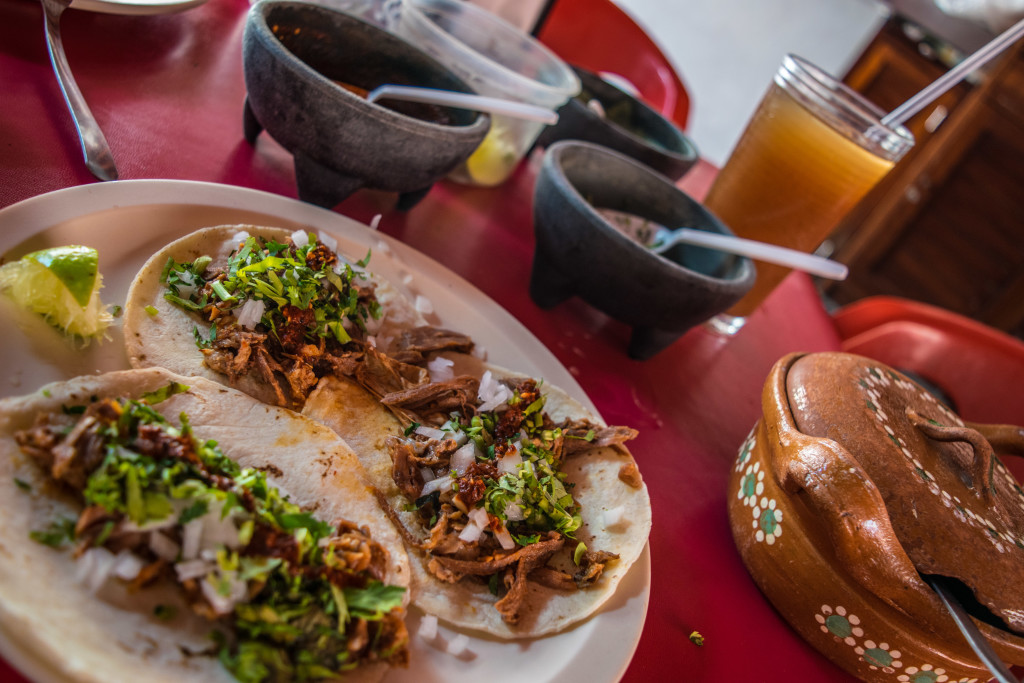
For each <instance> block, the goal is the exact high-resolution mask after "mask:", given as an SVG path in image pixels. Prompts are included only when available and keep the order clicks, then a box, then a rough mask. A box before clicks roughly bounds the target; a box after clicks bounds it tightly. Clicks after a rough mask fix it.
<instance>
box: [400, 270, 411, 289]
mask: <svg viewBox="0 0 1024 683" xmlns="http://www.w3.org/2000/svg"><path fill="white" fill-rule="evenodd" d="M402 284H403V285H406V286H408V285H411V284H412V273H406V274H405V275H403V276H402Z"/></svg>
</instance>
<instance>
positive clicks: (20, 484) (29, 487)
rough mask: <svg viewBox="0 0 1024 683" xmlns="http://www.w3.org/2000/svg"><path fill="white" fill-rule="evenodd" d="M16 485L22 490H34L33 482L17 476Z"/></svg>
mask: <svg viewBox="0 0 1024 683" xmlns="http://www.w3.org/2000/svg"><path fill="white" fill-rule="evenodd" d="M14 485H15V486H17V487H18V488H19V489H21V490H22V491H31V490H32V484H30V483H28V482H27V481H22V480H21V479H18V478H17V477H15V478H14Z"/></svg>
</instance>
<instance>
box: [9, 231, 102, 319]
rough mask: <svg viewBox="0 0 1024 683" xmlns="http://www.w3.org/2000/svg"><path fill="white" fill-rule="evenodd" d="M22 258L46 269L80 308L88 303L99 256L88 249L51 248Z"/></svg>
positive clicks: (74, 247)
mask: <svg viewBox="0 0 1024 683" xmlns="http://www.w3.org/2000/svg"><path fill="white" fill-rule="evenodd" d="M23 258H26V259H30V260H32V261H35V262H36V263H38V264H39V265H41V266H44V267H45V268H47V269H48V270H49V271H50V272H51V273H53V274H54V276H56V278H57V279H58V280H60V281H61V283H62V284H63V285H64V286H65V287H67V289H68V291H69V292H71V296H73V297H75V301H77V302H78V305H79V306H81V307H82V308H85V306H86V304H88V303H89V297H90V296H91V295H92V290H93V288H94V287H95V286H96V275H97V273H99V260H100V259H99V254H97V253H96V250H95V249H92V248H90V247H79V246H69V247H53V248H51V249H43V250H42V251H34V252H32V253H31V254H27V255H26V256H24V257H23Z"/></svg>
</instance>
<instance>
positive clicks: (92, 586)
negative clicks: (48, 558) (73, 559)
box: [75, 548, 117, 593]
mask: <svg viewBox="0 0 1024 683" xmlns="http://www.w3.org/2000/svg"><path fill="white" fill-rule="evenodd" d="M116 559H117V558H116V557H115V556H114V553H112V552H110V551H109V550H107V549H106V548H89V549H88V550H86V551H85V552H84V553H82V556H81V557H79V558H78V562H79V565H78V567H77V571H76V572H75V579H76V580H77V581H78V582H79V583H81V584H83V585H84V586H85V587H86V588H87V589H88V590H89V592H90V593H95V592H97V591H98V590H99V589H100V588H102V587H103V584H104V583H106V581H107V577H108V576H110V572H111V571H112V570H113V569H114V562H115V560H116Z"/></svg>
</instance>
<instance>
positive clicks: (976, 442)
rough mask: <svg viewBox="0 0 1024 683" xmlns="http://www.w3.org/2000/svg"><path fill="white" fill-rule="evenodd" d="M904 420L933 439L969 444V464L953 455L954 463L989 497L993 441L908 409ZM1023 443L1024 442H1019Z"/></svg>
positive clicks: (993, 462)
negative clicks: (990, 441) (970, 451)
mask: <svg viewBox="0 0 1024 683" xmlns="http://www.w3.org/2000/svg"><path fill="white" fill-rule="evenodd" d="M907 419H909V420H910V423H911V424H912V425H914V426H915V427H916V428H917V429H918V431H920V432H921V433H922V434H924V435H925V436H926V437H928V438H929V439H931V440H933V441H942V442H945V443H954V442H964V443H967V444H969V445H970V446H971V450H973V451H974V458H972V460H971V462H970V463H964V462H961V461H960V460H959V459H958V458H953V462H955V463H956V464H957V466H959V467H962V468H963V469H965V470H967V473H968V474H969V475H970V476H971V482H972V484H973V488H974V493H975V494H976V495H977V496H978V497H979V498H984V499H986V500H989V499H990V498H991V497H992V495H993V494H994V493H995V489H994V488H993V486H992V471H993V469H994V468H995V464H996V461H995V454H994V453H993V451H992V444H990V443H989V442H988V440H987V439H986V438H985V437H984V436H983V435H982V433H981V432H979V431H978V430H977V429H972V428H971V427H966V426H965V427H959V426H948V425H942V424H939V423H937V422H935V421H933V420H929V419H928V418H926V417H922V416H921V415H919V414H917V413H916V412H915V411H913V410H911V409H910V408H907ZM1022 446H1024V443H1022Z"/></svg>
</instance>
